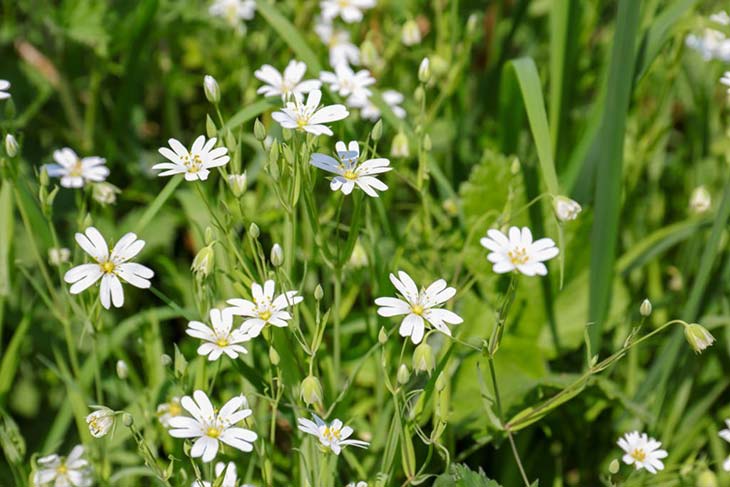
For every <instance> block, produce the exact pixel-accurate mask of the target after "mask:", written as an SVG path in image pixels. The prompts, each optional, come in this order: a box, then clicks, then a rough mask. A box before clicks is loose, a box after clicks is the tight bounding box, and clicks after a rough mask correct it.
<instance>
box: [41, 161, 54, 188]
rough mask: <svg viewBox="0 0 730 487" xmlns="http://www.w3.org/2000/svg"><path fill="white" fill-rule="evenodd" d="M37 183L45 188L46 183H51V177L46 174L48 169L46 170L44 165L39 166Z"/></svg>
mask: <svg viewBox="0 0 730 487" xmlns="http://www.w3.org/2000/svg"><path fill="white" fill-rule="evenodd" d="M38 183H39V184H40V185H41V187H43V188H47V187H48V185H49V184H50V183H51V179H50V178H49V176H48V171H47V170H46V167H45V166H43V167H42V168H41V173H40V174H39V175H38Z"/></svg>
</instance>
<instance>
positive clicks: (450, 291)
mask: <svg viewBox="0 0 730 487" xmlns="http://www.w3.org/2000/svg"><path fill="white" fill-rule="evenodd" d="M390 282H392V283H393V286H395V288H396V289H397V290H398V292H399V293H400V295H401V296H402V298H390V297H384V298H378V299H376V300H375V304H377V305H378V306H380V308H378V314H379V315H380V316H384V317H391V316H401V315H406V317H405V318H403V321H402V322H401V324H400V329H399V330H398V333H399V334H400V336H402V337H407V336H410V337H411V341H412V342H413V343H414V344H416V345H417V344H419V343H421V340H422V339H423V335H424V330H425V323H424V321H425V322H427V323H429V324H431V325H432V326H433V327H434V328H436V329H437V330H438V331H440V332H441V333H443V334H445V335H448V336H451V330H450V329H449V327H448V326H446V324H447V323H448V324H450V325H458V324H460V323H463V322H464V320H463V319H461V317H460V316H459V315H457V314H456V313H454V312H453V311H449V310H447V309H443V308H439V307H438V306H440V305H442V304H444V303H445V302H446V301H448V300H449V299H451V298H453V297H454V295H455V294H456V289H454V288H453V287H448V286H447V284H446V281H445V280H444V279H438V280H437V281H434V282H433V283H431V285H430V286H428V287H427V288H425V289H423V288H422V289H421V290H420V291H419V290H418V287H417V286H416V283H415V282H414V281H413V279H411V276H409V275H408V274H406V273H405V272H403V271H398V277H396V276H395V274H390Z"/></svg>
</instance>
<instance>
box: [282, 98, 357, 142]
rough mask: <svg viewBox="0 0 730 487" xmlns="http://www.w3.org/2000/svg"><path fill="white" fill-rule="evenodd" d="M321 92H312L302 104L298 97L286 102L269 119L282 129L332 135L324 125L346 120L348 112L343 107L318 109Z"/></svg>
mask: <svg viewBox="0 0 730 487" xmlns="http://www.w3.org/2000/svg"><path fill="white" fill-rule="evenodd" d="M321 99H322V92H321V91H319V90H312V91H310V92H309V96H308V97H307V103H306V104H304V103H302V100H301V99H300V98H299V97H295V98H294V101H290V102H287V104H286V107H285V108H282V109H281V111H280V112H274V113H272V114H271V117H272V118H273V119H274V120H276V121H277V122H279V125H281V126H282V127H284V128H287V129H297V130H303V131H305V132H309V133H310V134H314V135H322V134H325V135H332V130H330V129H329V127H327V126H326V125H323V124H325V123H329V122H335V121H337V120H342V119H344V118H346V117H347V116H348V115H349V114H350V112H348V111H347V108H345V105H339V104H338V105H328V106H322V107H320V105H319V102H320V100H321Z"/></svg>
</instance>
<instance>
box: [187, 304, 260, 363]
mask: <svg viewBox="0 0 730 487" xmlns="http://www.w3.org/2000/svg"><path fill="white" fill-rule="evenodd" d="M210 322H211V323H212V324H213V327H212V328H211V327H209V326H207V325H206V324H205V323H201V322H200V321H191V322H189V323H188V329H187V330H185V333H187V334H188V335H190V336H191V337H195V338H200V339H201V340H203V341H204V342H205V343H203V344H202V345H200V347H198V354H199V355H203V356H206V355H207V356H208V360H210V361H213V360H218V358H219V357H220V356H221V355H222V354H224V353H225V354H226V355H228V356H229V357H230V358H232V359H236V358H238V354H239V353H248V351H247V350H246V349H245V348H243V346H241V345H239V343H243V342H247V341H249V340H250V339H251V337H250V336H248V335H247V334H246V333H244V332H243V331H241V330H240V329H235V330H231V327H232V325H233V315H231V314H230V313H221V310H219V309H215V308H213V309H211V310H210Z"/></svg>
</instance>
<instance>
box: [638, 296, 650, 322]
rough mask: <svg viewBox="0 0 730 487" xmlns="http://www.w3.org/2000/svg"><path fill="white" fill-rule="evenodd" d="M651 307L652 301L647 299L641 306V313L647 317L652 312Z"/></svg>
mask: <svg viewBox="0 0 730 487" xmlns="http://www.w3.org/2000/svg"><path fill="white" fill-rule="evenodd" d="M651 309H652V308H651V301H649V300H648V299H645V300H643V301H642V302H641V306H639V313H640V314H641V316H643V317H644V318H646V317H647V316H649V315H650V314H651Z"/></svg>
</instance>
